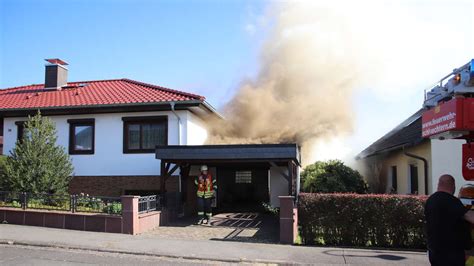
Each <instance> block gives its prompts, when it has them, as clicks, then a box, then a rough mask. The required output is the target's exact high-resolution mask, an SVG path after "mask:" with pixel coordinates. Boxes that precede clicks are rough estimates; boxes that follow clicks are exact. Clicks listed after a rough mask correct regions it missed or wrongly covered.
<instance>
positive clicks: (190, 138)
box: [186, 112, 207, 145]
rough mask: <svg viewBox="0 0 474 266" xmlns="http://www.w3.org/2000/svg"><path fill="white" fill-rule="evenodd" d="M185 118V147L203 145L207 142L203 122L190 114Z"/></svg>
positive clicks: (205, 128)
mask: <svg viewBox="0 0 474 266" xmlns="http://www.w3.org/2000/svg"><path fill="white" fill-rule="evenodd" d="M186 117H187V119H186V126H187V131H186V132H187V134H186V143H187V145H203V144H204V143H205V142H206V140H207V127H206V124H205V122H204V121H203V120H202V119H201V118H199V117H198V116H196V115H195V114H193V113H191V112H187V114H186Z"/></svg>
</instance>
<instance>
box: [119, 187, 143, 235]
mask: <svg viewBox="0 0 474 266" xmlns="http://www.w3.org/2000/svg"><path fill="white" fill-rule="evenodd" d="M139 198H140V196H128V195H125V196H122V197H121V200H122V233H124V234H132V235H136V234H138V231H139V229H140V228H139V225H138V199H139Z"/></svg>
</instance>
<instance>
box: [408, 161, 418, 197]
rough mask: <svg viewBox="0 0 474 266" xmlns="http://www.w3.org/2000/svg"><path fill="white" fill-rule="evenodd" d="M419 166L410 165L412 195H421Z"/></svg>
mask: <svg viewBox="0 0 474 266" xmlns="http://www.w3.org/2000/svg"><path fill="white" fill-rule="evenodd" d="M418 186H419V184H418V166H417V165H416V164H410V194H415V192H417V194H420V191H419V190H418Z"/></svg>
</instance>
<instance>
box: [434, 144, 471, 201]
mask: <svg viewBox="0 0 474 266" xmlns="http://www.w3.org/2000/svg"><path fill="white" fill-rule="evenodd" d="M464 143H466V141H465V140H457V139H450V140H431V160H432V168H431V171H432V181H433V182H431V184H432V188H431V189H432V190H431V191H436V187H437V183H438V178H439V177H440V176H441V175H443V174H450V175H452V176H453V177H454V178H455V180H456V193H455V195H458V193H459V188H461V187H462V186H464V185H465V184H467V183H468V182H467V181H466V180H464V178H463V177H462V144H464Z"/></svg>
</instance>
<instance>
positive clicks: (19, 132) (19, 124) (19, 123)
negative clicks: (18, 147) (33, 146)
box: [15, 121, 26, 141]
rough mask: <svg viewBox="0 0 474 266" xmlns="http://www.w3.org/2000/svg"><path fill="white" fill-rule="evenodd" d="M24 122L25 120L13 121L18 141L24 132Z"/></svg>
mask: <svg viewBox="0 0 474 266" xmlns="http://www.w3.org/2000/svg"><path fill="white" fill-rule="evenodd" d="M25 123H26V121H17V122H15V125H16V127H17V131H16V139H17V140H18V141H21V140H22V139H23V133H24V130H25Z"/></svg>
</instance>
